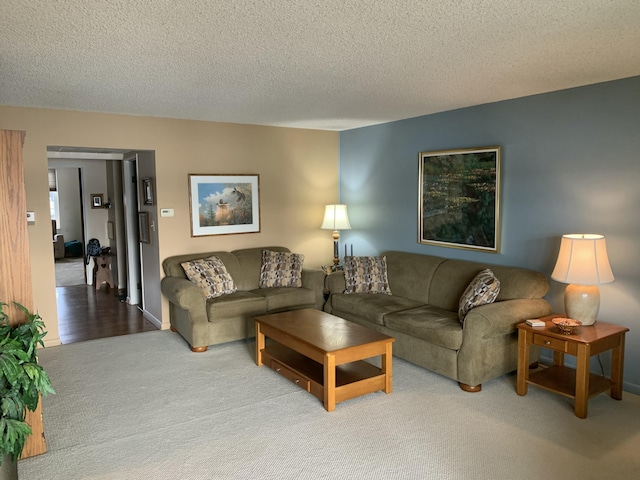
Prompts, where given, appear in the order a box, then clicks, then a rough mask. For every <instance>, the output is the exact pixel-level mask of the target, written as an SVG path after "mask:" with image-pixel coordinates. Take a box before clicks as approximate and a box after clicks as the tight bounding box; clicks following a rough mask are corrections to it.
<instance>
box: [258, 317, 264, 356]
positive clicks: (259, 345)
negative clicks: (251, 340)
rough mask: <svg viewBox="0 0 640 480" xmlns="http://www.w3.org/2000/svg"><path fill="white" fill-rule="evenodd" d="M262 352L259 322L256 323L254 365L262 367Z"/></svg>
mask: <svg viewBox="0 0 640 480" xmlns="http://www.w3.org/2000/svg"><path fill="white" fill-rule="evenodd" d="M262 350H264V333H262V331H261V330H260V322H256V365H258V366H260V365H262Z"/></svg>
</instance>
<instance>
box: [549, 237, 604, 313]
mask: <svg viewBox="0 0 640 480" xmlns="http://www.w3.org/2000/svg"><path fill="white" fill-rule="evenodd" d="M551 278H552V279H554V280H557V281H558V282H562V283H568V284H569V285H568V286H567V289H566V290H565V293H564V308H565V311H566V312H567V317H569V318H572V319H574V320H580V321H581V322H582V325H593V324H594V323H596V318H597V317H598V310H599V309H600V290H599V289H598V285H600V284H602V283H611V282H613V272H612V271H611V266H610V265H609V257H608V256H607V246H606V243H605V240H604V236H602V235H594V234H586V233H580V234H571V235H563V236H562V242H561V243H560V252H559V253H558V260H557V262H556V266H555V268H554V269H553V272H552V273H551Z"/></svg>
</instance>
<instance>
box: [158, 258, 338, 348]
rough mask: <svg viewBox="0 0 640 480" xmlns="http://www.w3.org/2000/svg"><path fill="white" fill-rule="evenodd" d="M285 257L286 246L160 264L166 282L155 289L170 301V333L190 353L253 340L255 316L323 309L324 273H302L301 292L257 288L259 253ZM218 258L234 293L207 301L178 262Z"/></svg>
mask: <svg viewBox="0 0 640 480" xmlns="http://www.w3.org/2000/svg"><path fill="white" fill-rule="evenodd" d="M263 250H271V251H276V252H289V249H287V248H285V247H278V246H276V247H260V248H248V249H243V250H235V251H232V252H206V253H196V254H188V255H178V256H173V257H168V258H166V259H165V260H164V261H163V262H162V267H163V269H164V273H165V277H164V278H163V279H162V281H161V284H160V287H161V290H162V293H163V294H164V295H165V296H166V297H167V299H168V300H169V321H170V322H171V330H173V331H176V332H178V333H179V334H180V335H182V336H183V337H184V339H185V340H186V341H187V342H188V343H189V345H190V346H191V350H193V351H194V352H202V351H205V350H207V347H208V346H209V345H215V344H219V343H224V342H231V341H234V340H240V339H243V338H250V337H253V336H255V323H254V317H255V316H257V315H264V314H265V313H273V312H279V311H284V310H294V309H300V308H316V309H318V310H321V309H322V306H323V304H324V296H323V290H324V279H325V276H326V275H325V273H324V271H322V270H321V269H307V268H303V270H302V287H300V288H283V287H279V288H259V282H260V268H261V265H262V251H263ZM214 255H215V256H217V257H218V258H220V260H222V262H223V263H224V266H225V268H226V269H227V272H228V273H229V274H230V275H231V277H232V278H233V280H234V282H235V284H236V286H237V291H236V292H234V293H230V294H226V295H222V296H219V297H215V298H211V299H207V298H206V296H205V293H204V291H203V289H202V288H200V287H199V286H198V285H196V284H195V283H193V282H191V281H190V280H189V279H188V278H187V276H186V274H185V272H184V269H183V268H182V265H181V264H182V263H183V262H188V261H190V260H195V259H199V258H207V257H210V256H214Z"/></svg>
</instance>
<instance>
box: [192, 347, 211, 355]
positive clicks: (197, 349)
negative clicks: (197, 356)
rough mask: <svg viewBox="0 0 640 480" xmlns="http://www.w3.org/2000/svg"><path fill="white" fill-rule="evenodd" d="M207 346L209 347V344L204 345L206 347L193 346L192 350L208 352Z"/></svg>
mask: <svg viewBox="0 0 640 480" xmlns="http://www.w3.org/2000/svg"><path fill="white" fill-rule="evenodd" d="M207 348H209V347H208V346H206V345H205V346H204V347H191V351H192V352H196V353H200V352H206V351H207Z"/></svg>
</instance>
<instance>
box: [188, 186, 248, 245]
mask: <svg viewBox="0 0 640 480" xmlns="http://www.w3.org/2000/svg"><path fill="white" fill-rule="evenodd" d="M259 195H260V176H259V175H253V174H252V175H247V174H237V175H217V174H212V175H205V174H189V200H190V201H189V207H190V215H191V236H192V237H199V236H205V235H231V234H239V233H258V232H260V198H259Z"/></svg>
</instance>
